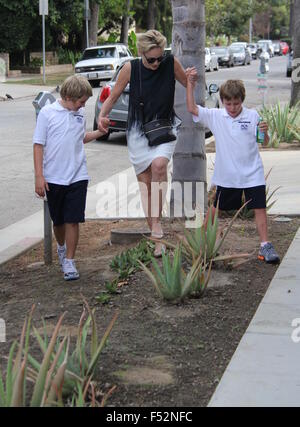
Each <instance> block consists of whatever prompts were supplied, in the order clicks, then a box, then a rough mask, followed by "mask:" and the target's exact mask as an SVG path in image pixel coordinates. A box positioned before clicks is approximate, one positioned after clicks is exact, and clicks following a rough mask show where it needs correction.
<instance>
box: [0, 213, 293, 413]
mask: <svg viewBox="0 0 300 427" xmlns="http://www.w3.org/2000/svg"><path fill="white" fill-rule="evenodd" d="M226 222H229V219H227V218H224V219H222V220H221V223H222V224H225V223H226ZM299 226H300V219H299V218H293V219H292V221H291V222H287V223H282V222H281V223H277V222H275V221H274V217H270V218H269V230H270V239H271V240H272V242H273V243H274V245H275V247H276V249H277V251H278V252H279V255H280V256H281V257H283V256H284V254H285V252H286V251H287V249H288V247H289V245H290V243H291V241H292V239H293V237H294V235H295V232H296V231H297V229H298V228H299ZM130 227H132V228H136V227H145V224H144V223H143V222H141V221H137V222H135V221H116V222H107V221H89V222H87V223H86V224H84V225H83V226H82V228H81V237H80V244H79V248H78V251H77V266H78V269H79V271H80V275H81V277H80V280H78V281H75V282H71V283H66V282H64V280H63V278H62V273H61V271H60V267H59V264H58V262H57V258H56V253H55V245H53V259H54V262H53V264H52V265H51V266H48V267H46V266H44V265H43V264H41V263H40V262H41V261H42V260H43V247H42V245H38V246H37V247H36V248H34V249H32V250H30V251H28V252H27V253H26V254H24V255H22V256H20V257H18V258H16V259H14V260H12V261H10V262H9V263H7V264H5V265H2V266H1V267H0V318H2V319H4V320H5V322H6V336H7V342H6V343H1V345H0V368H2V369H4V367H5V366H6V361H5V359H4V356H7V355H8V351H9V347H10V345H11V343H12V341H13V340H14V339H16V338H18V336H19V334H20V332H21V327H22V324H23V321H24V318H25V316H26V315H27V314H28V313H29V311H30V308H31V306H32V304H36V309H35V313H34V325H35V326H36V327H37V328H42V321H41V319H42V318H45V319H46V324H47V325H48V326H47V330H48V332H50V331H51V328H53V325H54V324H55V323H56V322H57V320H58V318H59V316H60V315H61V314H62V313H63V312H64V311H66V312H67V314H66V317H65V320H64V326H65V331H66V330H68V329H69V330H70V331H71V334H72V336H73V335H74V334H75V333H76V326H77V324H78V322H79V318H80V315H81V312H82V299H81V294H82V295H83V296H84V297H85V298H86V299H87V300H88V302H89V304H90V305H91V306H92V307H96V319H97V324H98V333H99V337H100V336H102V335H103V333H104V331H105V329H106V327H107V326H108V324H109V322H110V320H111V319H112V317H113V315H114V314H115V312H116V311H119V317H118V320H117V322H116V323H115V326H114V327H113V330H112V333H111V336H110V338H109V343H108V345H107V347H106V348H105V349H104V351H103V353H102V355H101V359H100V363H99V366H98V370H97V378H96V379H97V381H98V382H99V385H100V388H101V389H103V390H104V391H105V390H108V389H109V388H110V387H111V386H112V385H117V388H116V390H115V392H114V393H113V394H112V396H111V397H110V398H109V402H108V405H111V406H117V407H120V406H151V407H155V406H206V405H207V403H208V402H209V399H210V397H211V396H212V394H213V392H214V390H215V388H216V386H217V384H218V382H219V381H220V378H221V376H222V374H223V372H224V370H225V368H226V366H227V365H228V363H229V361H230V359H231V357H232V355H233V353H234V351H235V349H236V347H237V345H238V343H239V341H240V339H241V337H242V335H243V334H244V332H245V330H246V328H247V326H248V324H249V322H250V320H251V318H252V317H253V315H254V313H255V311H256V309H257V307H258V304H259V303H260V301H261V299H262V297H263V296H264V294H265V292H266V289H267V288H268V285H269V283H270V281H271V279H272V278H273V276H274V274H275V272H276V269H277V266H274V265H265V264H263V263H261V262H259V261H258V260H257V258H256V255H257V249H258V242H259V240H258V237H257V234H256V229H255V225H254V222H253V221H243V220H240V219H239V220H238V221H237V222H236V223H235V224H234V226H233V228H232V231H231V232H230V233H229V235H228V238H227V240H226V245H225V247H224V249H225V250H226V251H231V252H250V253H252V252H253V255H252V256H251V258H250V260H249V261H248V262H247V263H246V264H243V265H242V266H240V267H239V268H238V269H236V270H226V269H225V268H224V267H222V266H219V267H218V268H215V269H214V270H213V275H212V278H211V281H210V285H209V287H208V289H207V291H206V293H205V294H204V296H203V297H202V298H201V299H195V298H193V299H187V300H186V301H185V302H184V303H182V304H170V303H166V302H164V301H162V300H161V299H160V298H159V297H158V296H157V294H156V292H155V290H154V288H153V286H152V285H151V283H150V282H149V280H148V279H147V277H146V276H145V274H144V273H143V272H138V273H136V274H135V275H133V276H131V278H130V280H129V283H128V284H127V285H126V284H123V286H121V287H120V293H119V294H116V295H112V296H111V298H110V301H109V302H108V303H107V304H105V305H104V304H101V303H97V301H96V299H95V297H96V296H97V295H99V293H100V292H101V291H103V290H105V282H107V281H109V280H112V279H113V278H115V277H116V273H114V272H112V271H111V269H110V266H109V264H110V261H111V260H112V259H113V257H114V256H115V255H116V254H119V253H120V252H121V251H123V250H125V249H127V247H129V246H130V247H131V246H133V245H134V244H130V245H128V246H126V245H117V244H113V245H111V244H110V231H111V229H112V228H118V229H119V228H130ZM164 227H165V230H166V237H167V238H168V239H171V240H174V239H175V235H176V234H178V231H179V230H180V229H181V226H179V225H178V223H177V222H165V225H164ZM39 330H40V331H42V329H39ZM32 351H34V352H36V351H37V346H36V344H35V343H34V341H33V344H32Z"/></svg>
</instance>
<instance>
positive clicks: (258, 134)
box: [256, 117, 265, 144]
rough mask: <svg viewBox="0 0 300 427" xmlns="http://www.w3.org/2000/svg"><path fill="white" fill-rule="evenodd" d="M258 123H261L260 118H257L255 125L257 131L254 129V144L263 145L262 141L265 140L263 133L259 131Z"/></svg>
mask: <svg viewBox="0 0 300 427" xmlns="http://www.w3.org/2000/svg"><path fill="white" fill-rule="evenodd" d="M260 122H262V117H260V118H259V121H258V124H257V129H256V142H257V143H258V144H263V142H264V140H265V132H263V131H261V130H260V128H259V124H260Z"/></svg>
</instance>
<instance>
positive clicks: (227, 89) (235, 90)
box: [220, 80, 246, 102]
mask: <svg viewBox="0 0 300 427" xmlns="http://www.w3.org/2000/svg"><path fill="white" fill-rule="evenodd" d="M245 97H246V89H245V86H244V83H243V82H242V80H227V82H225V83H223V84H222V86H221V87H220V98H221V101H223V99H225V100H226V101H230V100H231V99H238V98H240V99H241V101H242V102H243V101H244V99H245Z"/></svg>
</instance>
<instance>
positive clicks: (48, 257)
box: [44, 200, 52, 265]
mask: <svg viewBox="0 0 300 427" xmlns="http://www.w3.org/2000/svg"><path fill="white" fill-rule="evenodd" d="M44 263H45V265H49V264H52V223H51V218H50V212H49V206H48V202H47V200H44Z"/></svg>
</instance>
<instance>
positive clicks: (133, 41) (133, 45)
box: [128, 31, 139, 57]
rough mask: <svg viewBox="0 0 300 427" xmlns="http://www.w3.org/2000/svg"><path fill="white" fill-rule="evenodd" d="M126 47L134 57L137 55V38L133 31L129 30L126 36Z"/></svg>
mask: <svg viewBox="0 0 300 427" xmlns="http://www.w3.org/2000/svg"><path fill="white" fill-rule="evenodd" d="M128 47H129V50H130V52H131V53H132V55H133V56H134V57H137V56H139V54H138V49H137V38H136V34H135V32H134V31H131V32H130V34H129V36H128Z"/></svg>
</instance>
